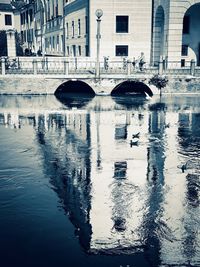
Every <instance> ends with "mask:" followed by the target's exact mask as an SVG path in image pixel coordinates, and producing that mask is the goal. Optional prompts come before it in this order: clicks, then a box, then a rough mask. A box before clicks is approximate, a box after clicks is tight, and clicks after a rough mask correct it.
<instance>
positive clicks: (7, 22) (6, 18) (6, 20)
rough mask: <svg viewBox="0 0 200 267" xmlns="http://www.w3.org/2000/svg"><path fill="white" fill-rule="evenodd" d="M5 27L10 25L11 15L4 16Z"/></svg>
mask: <svg viewBox="0 0 200 267" xmlns="http://www.w3.org/2000/svg"><path fill="white" fill-rule="evenodd" d="M5 25H12V16H11V15H7V14H6V15H5Z"/></svg>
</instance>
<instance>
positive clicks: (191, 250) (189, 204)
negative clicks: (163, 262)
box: [178, 112, 200, 263]
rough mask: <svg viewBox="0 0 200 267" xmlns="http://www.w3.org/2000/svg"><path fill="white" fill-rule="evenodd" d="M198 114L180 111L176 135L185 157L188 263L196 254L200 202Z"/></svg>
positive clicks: (185, 252) (185, 247)
mask: <svg viewBox="0 0 200 267" xmlns="http://www.w3.org/2000/svg"><path fill="white" fill-rule="evenodd" d="M199 125H200V114H199V113H191V112H187V113H180V114H179V124H178V136H179V143H180V147H181V148H183V149H181V150H180V151H181V154H182V155H183V156H184V157H186V159H185V164H186V170H187V173H186V195H185V202H186V210H187V211H186V214H185V218H184V237H185V238H184V240H183V248H184V255H185V257H186V260H187V261H188V262H189V263H190V262H192V259H193V258H195V256H197V255H198V250H197V247H198V246H197V244H198V242H199V240H198V227H199V226H198V225H199V220H198V219H196V212H197V213H198V211H197V210H198V209H199V204H200V199H199V196H200V190H199V189H200V180H199V178H200V160H199V158H200V157H199V156H200V153H199V151H200V150H199V148H200V142H199V141H200V127H199Z"/></svg>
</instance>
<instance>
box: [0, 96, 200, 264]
mask: <svg viewBox="0 0 200 267" xmlns="http://www.w3.org/2000/svg"><path fill="white" fill-rule="evenodd" d="M95 101H96V100H95ZM112 104H113V102H112ZM90 107H91V106H90ZM108 107H109V105H106V106H105V105H104V108H102V109H101V106H100V105H99V103H98V108H97V105H96V106H95V109H92V108H90V109H76V108H74V107H73V108H71V109H67V110H62V111H60V110H58V111H57V112H48V111H46V112H42V113H35V114H29V115H21V114H20V112H18V113H16V114H11V113H9V112H5V113H4V114H0V122H1V124H5V125H6V126H7V127H11V128H15V127H16V128H17V127H19V125H20V127H22V128H23V127H24V125H32V126H33V127H34V129H35V132H36V137H37V138H36V140H37V144H38V147H39V151H40V155H41V158H42V162H43V168H44V172H45V174H46V176H47V177H48V178H49V180H50V183H51V186H52V189H53V190H54V191H55V192H56V193H57V195H58V196H59V199H60V202H61V205H62V206H63V208H64V209H65V211H66V214H67V215H68V216H69V219H70V220H71V222H72V224H73V225H74V227H75V229H76V230H75V234H76V235H77V236H78V238H79V241H80V244H81V246H82V247H83V248H84V250H85V251H87V252H88V253H92V254H98V253H103V254H111V255H114V254H132V253H134V252H142V253H144V257H145V258H146V259H147V260H148V261H149V265H150V266H160V265H161V264H170V257H171V258H172V259H174V258H175V257H176V255H178V257H179V258H180V259H182V261H181V262H184V260H186V261H189V262H192V258H193V257H195V255H196V254H197V252H198V251H197V243H198V240H199V239H198V236H197V232H198V231H197V224H198V220H197V219H196V218H195V216H196V215H195V214H196V213H195V210H197V208H198V207H199V176H198V175H197V173H193V172H187V173H185V174H184V175H185V176H184V178H183V176H182V175H183V174H182V172H181V170H180V169H178V168H177V165H178V164H180V163H179V162H178V161H179V160H180V158H181V160H182V159H186V161H187V160H188V158H190V156H191V157H192V158H194V157H195V159H197V158H198V157H199V154H198V153H200V152H199V151H200V149H199V136H200V135H199V134H200V129H199V128H198V127H197V126H198V125H200V123H199V119H200V117H199V114H191V113H189V112H187V110H185V111H182V110H180V109H179V108H178V109H176V111H175V112H174V113H170V112H171V111H170V112H169V111H168V110H167V108H168V106H166V105H161V104H160V103H159V104H158V105H154V106H150V108H149V110H147V109H146V107H144V106H139V107H138V106H137V107H136V108H135V109H133V108H132V109H131V110H129V109H128V108H127V109H125V108H123V109H113V108H108ZM118 108H119V106H118ZM176 108H177V107H176ZM169 121H170V123H171V124H172V126H171V128H169V129H168V128H167V127H166V125H167V123H168V122H169ZM14 125H15V127H14ZM136 133H140V135H139V137H138V145H137V146H132V147H131V146H130V140H132V137H133V135H134V134H136ZM177 133H178V136H177ZM189 163H190V164H191V161H189ZM192 163H195V164H197V163H198V161H197V160H196V161H192ZM195 166H197V165H195ZM171 169H173V171H171ZM193 169H194V168H193ZM193 169H190V170H193ZM174 177H175V178H176V180H175V179H174ZM184 179H185V180H184ZM180 189H181V190H182V191H181V193H180ZM184 190H185V191H184ZM175 201H176V202H175ZM184 201H185V203H184ZM174 203H176V208H174ZM194 222H196V223H194ZM182 225H183V227H182ZM176 228H177V229H178V230H177V229H176ZM177 240H178V241H177ZM179 240H181V241H179ZM179 242H180V243H181V244H182V246H180V245H179V246H176V244H177V243H178V244H180V243H179ZM182 248H183V250H182ZM166 250H168V251H167V252H166ZM173 253H174V254H176V255H174V254H173ZM186 261H185V262H186ZM179 263H180V262H178V264H179Z"/></svg>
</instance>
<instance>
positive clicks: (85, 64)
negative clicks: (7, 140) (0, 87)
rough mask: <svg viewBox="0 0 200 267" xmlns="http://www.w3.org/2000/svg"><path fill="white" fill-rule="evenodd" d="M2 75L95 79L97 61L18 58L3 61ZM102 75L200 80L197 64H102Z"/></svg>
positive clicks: (86, 59)
mask: <svg viewBox="0 0 200 267" xmlns="http://www.w3.org/2000/svg"><path fill="white" fill-rule="evenodd" d="M0 74H2V75H7V74H13V75H14V74H25V75H29V74H30V75H52V74H53V75H65V76H68V75H76V74H77V75H79V74H83V75H87V76H92V77H93V76H94V77H95V75H96V61H95V59H92V58H89V57H88V58H75V57H74V58H64V57H30V58H29V57H17V58H1V60H0ZM100 74H101V75H125V76H134V75H136V76H137V75H144V74H146V75H155V74H164V75H193V76H200V67H197V66H196V65H195V62H194V61H181V62H180V61H179V62H178V61H168V62H166V61H162V62H158V63H157V64H156V65H155V66H151V65H149V64H148V63H145V64H144V65H143V66H142V67H141V66H140V65H139V64H138V63H137V64H135V63H133V62H131V61H128V60H126V59H119V60H104V61H101V62H100Z"/></svg>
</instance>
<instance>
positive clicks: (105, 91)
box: [51, 78, 159, 96]
mask: <svg viewBox="0 0 200 267" xmlns="http://www.w3.org/2000/svg"><path fill="white" fill-rule="evenodd" d="M124 85H125V86H124ZM127 85H128V88H129V90H128V91H129V92H133V93H134V92H136V93H142V94H145V93H146V94H147V95H149V96H152V95H154V94H159V91H158V89H157V88H156V87H155V86H153V85H149V84H148V79H141V80H139V79H114V78H112V79H68V80H66V79H62V80H61V79H56V80H53V84H52V85H51V88H52V89H51V90H52V91H53V93H54V94H58V93H59V92H60V93H62V92H64V91H65V92H69V93H72V92H75V93H76V92H77V93H82V94H87V93H89V94H91V95H94V94H95V95H111V94H113V92H114V93H117V91H116V90H119V91H121V93H122V94H123V90H125V91H126V89H125V87H126V86H127ZM53 86H54V88H53ZM66 86H67V88H68V89H67V88H66ZM70 86H72V87H71V89H70ZM76 86H80V87H81V88H80V90H79V88H78V90H76ZM120 87H121V89H120ZM73 88H75V91H74V90H73ZM131 88H132V89H131ZM63 89H64V91H63ZM125 91H124V93H125Z"/></svg>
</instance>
